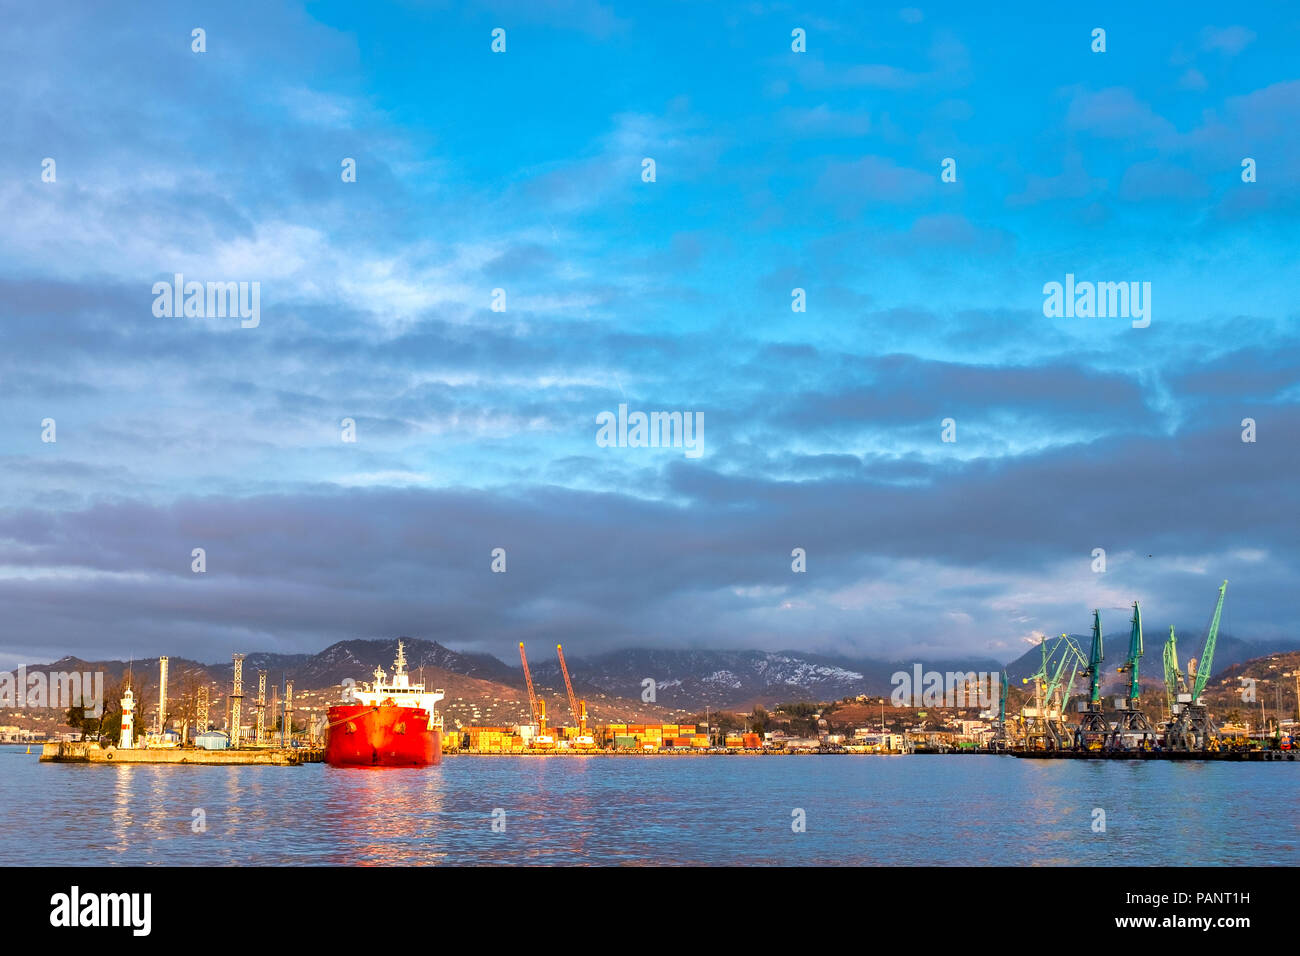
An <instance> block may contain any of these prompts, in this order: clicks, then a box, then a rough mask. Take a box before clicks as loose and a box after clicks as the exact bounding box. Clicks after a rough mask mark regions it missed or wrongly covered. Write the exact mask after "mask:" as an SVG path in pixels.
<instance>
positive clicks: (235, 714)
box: [230, 654, 244, 747]
mask: <svg viewBox="0 0 1300 956" xmlns="http://www.w3.org/2000/svg"><path fill="white" fill-rule="evenodd" d="M243 703H244V655H243V654H236V655H235V678H234V681H233V682H232V687H231V690H230V746H231V747H238V746H239V720H240V709H241V707H242V705H243Z"/></svg>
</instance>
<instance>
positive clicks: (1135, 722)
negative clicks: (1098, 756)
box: [1109, 601, 1156, 750]
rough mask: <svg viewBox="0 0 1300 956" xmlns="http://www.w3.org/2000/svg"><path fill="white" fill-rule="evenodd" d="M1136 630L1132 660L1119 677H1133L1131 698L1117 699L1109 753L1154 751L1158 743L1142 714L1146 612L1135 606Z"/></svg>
mask: <svg viewBox="0 0 1300 956" xmlns="http://www.w3.org/2000/svg"><path fill="white" fill-rule="evenodd" d="M1131 623H1132V628H1131V629H1130V631H1129V639H1128V657H1127V658H1126V659H1125V661H1124V665H1123V666H1122V667H1120V668H1118V671H1117V672H1118V673H1120V674H1128V675H1129V688H1128V696H1127V697H1118V698H1116V699H1115V708H1116V710H1117V711H1118V713H1117V714H1116V715H1115V717H1116V719H1115V729H1114V730H1113V731H1112V732H1111V735H1110V744H1109V749H1111V750H1132V749H1134V748H1137V747H1147V748H1149V747H1151V746H1152V745H1154V744H1155V742H1156V729H1155V728H1154V727H1152V726H1151V721H1149V720H1148V719H1147V715H1146V714H1144V713H1143V712H1142V710H1141V704H1142V693H1141V690H1140V689H1139V687H1138V670H1139V667H1140V665H1141V662H1142V608H1141V607H1140V606H1139V605H1138V602H1137V601H1134V602H1133V620H1132V622H1131Z"/></svg>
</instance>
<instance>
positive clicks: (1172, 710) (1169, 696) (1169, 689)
mask: <svg viewBox="0 0 1300 956" xmlns="http://www.w3.org/2000/svg"><path fill="white" fill-rule="evenodd" d="M1186 693H1187V682H1186V681H1185V680H1184V679H1183V672H1182V671H1181V670H1179V669H1178V639H1177V638H1176V637H1175V636H1174V626H1173V625H1172V624H1170V625H1169V640H1167V641H1165V704H1166V705H1167V706H1168V708H1169V720H1170V722H1171V723H1172V722H1173V720H1174V717H1175V716H1176V715H1177V714H1178V711H1179V710H1181V707H1180V706H1179V701H1178V695H1179V694H1186ZM1190 699H1191V698H1190V697H1189V698H1188V700H1190Z"/></svg>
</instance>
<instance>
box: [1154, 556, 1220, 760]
mask: <svg viewBox="0 0 1300 956" xmlns="http://www.w3.org/2000/svg"><path fill="white" fill-rule="evenodd" d="M1227 590H1228V582H1227V581H1224V582H1223V583H1222V584H1221V585H1219V600H1218V602H1217V603H1216V604H1215V605H1214V614H1213V615H1211V617H1210V625H1209V628H1208V629H1207V630H1206V633H1205V645H1204V647H1203V649H1202V650H1201V659H1200V661H1199V663H1198V662H1197V660H1196V658H1194V657H1193V658H1189V659H1188V661H1187V680H1188V681H1190V682H1191V690H1190V691H1188V690H1187V685H1186V683H1183V682H1182V675H1181V674H1179V682H1180V684H1181V692H1179V693H1176V694H1175V699H1174V704H1173V706H1174V707H1176V708H1177V712H1176V713H1175V714H1173V715H1172V717H1171V720H1170V723H1169V728H1168V732H1167V735H1166V739H1167V741H1168V744H1169V746H1170V747H1171V748H1173V749H1174V750H1211V749H1214V748H1215V747H1217V746H1218V741H1217V738H1218V733H1219V728H1218V727H1217V726H1216V725H1215V723H1214V720H1213V718H1211V717H1210V709H1209V707H1207V706H1206V705H1205V704H1204V703H1203V702H1202V700H1201V695H1202V694H1203V693H1204V692H1205V687H1206V685H1207V684H1209V682H1210V666H1211V665H1212V664H1213V663H1214V649H1215V646H1216V645H1217V644H1218V641H1219V622H1220V621H1221V620H1222V619H1223V598H1224V595H1225V594H1226V593H1227ZM1169 639H1170V643H1169V644H1167V645H1166V649H1167V650H1170V649H1171V648H1172V644H1173V628H1170V630H1169ZM1171 653H1172V657H1173V668H1174V670H1175V672H1177V670H1178V657H1177V653H1178V652H1177V649H1176V648H1172V651H1171ZM1165 674H1166V677H1165V686H1166V688H1168V686H1169V677H1168V674H1169V671H1168V664H1166V671H1165Z"/></svg>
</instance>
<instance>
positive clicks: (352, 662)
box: [28, 633, 1300, 722]
mask: <svg viewBox="0 0 1300 956" xmlns="http://www.w3.org/2000/svg"><path fill="white" fill-rule="evenodd" d="M1072 636H1073V638H1074V640H1075V641H1076V643H1078V644H1079V647H1080V649H1081V650H1082V651H1083V653H1084V654H1087V652H1088V648H1089V645H1090V642H1091V638H1090V636H1087V635H1072ZM402 640H403V641H405V644H406V657H407V661H408V666H409V669H410V671H411V672H412V673H413V674H415V675H417V677H418V676H420V675H421V673H422V679H423V680H424V681H425V683H427V684H429V685H432V686H438V687H443V688H444V689H445V690H446V692H447V703H446V705H445V706H446V707H447V708H448V709H449V710H455V709H456V708H455V705H456V703H457V701H459V702H460V703H462V704H465V705H466V707H465V710H466V714H465V716H466V717H467V718H477V719H483V718H484V717H485V716H486V715H485V713H484V711H483V707H481V706H480V705H479V704H477V703H474V702H476V701H477V702H483V703H484V704H485V705H486V703H487V702H492V703H495V704H499V705H501V706H500V707H495V708H493V710H497V711H500V713H499V714H494V715H492V719H501V720H502V721H503V722H504V720H506V719H508V718H510V717H511V716H512V715H516V714H517V715H518V716H517V717H515V718H514V719H519V718H521V717H522V716H523V715H525V714H526V713H527V705H526V693H525V691H524V680H523V671H522V669H521V668H519V667H516V666H511V665H510V664H507V663H505V662H503V661H501V660H500V659H498V658H496V657H494V656H492V655H491V654H481V653H480V654H467V653H462V652H459V651H454V650H451V649H450V648H447V647H444V646H443V645H441V644H439V643H437V642H436V641H428V640H423V639H421V638H413V637H406V638H402ZM1298 648H1300V645H1296V644H1295V643H1292V644H1291V645H1290V646H1286V647H1278V646H1272V645H1270V646H1264V645H1260V644H1256V643H1253V642H1249V641H1245V640H1241V639H1238V638H1234V637H1231V636H1228V635H1221V636H1220V637H1219V641H1218V647H1217V651H1216V654H1215V658H1214V671H1215V672H1216V673H1219V672H1221V671H1224V670H1226V669H1227V668H1229V667H1232V666H1234V665H1237V664H1241V663H1244V662H1246V661H1249V660H1252V659H1254V658H1258V657H1262V656H1264V655H1267V654H1270V653H1277V652H1282V651H1290V650H1296V649H1298ZM396 649H397V639H393V640H349V641H340V642H338V643H335V644H332V645H330V646H329V647H327V648H325V649H324V650H323V651H320V652H319V653H317V654H273V653H251V654H247V655H246V656H245V660H244V693H245V695H248V696H251V695H252V693H253V692H254V691H255V688H256V684H257V672H258V671H259V670H265V671H267V672H268V675H269V678H270V683H271V684H272V685H277V686H278V685H279V684H280V682H281V681H282V680H285V679H288V680H292V681H293V682H294V685H295V687H296V693H297V694H299V695H301V694H303V693H304V692H308V691H322V692H323V691H327V690H328V689H330V688H337V687H338V686H339V685H340V684H341V683H342V682H343V681H344V680H345V679H347V678H351V679H353V680H358V681H360V680H368V679H369V678H370V677H371V674H372V672H373V671H374V669H375V668H376V667H383V668H385V670H387V669H390V668H391V666H392V662H393V657H394V656H395V654H396ZM1127 649H1128V635H1127V634H1126V633H1125V634H1112V635H1110V636H1108V637H1106V638H1105V640H1104V665H1103V668H1104V674H1105V675H1106V676H1105V678H1104V686H1105V688H1106V690H1107V692H1109V691H1111V690H1112V689H1115V690H1117V689H1118V688H1119V686H1120V685H1121V684H1122V681H1123V679H1122V678H1121V677H1119V676H1118V675H1117V674H1116V668H1117V667H1118V666H1119V665H1120V664H1122V663H1123V660H1124V658H1125V656H1126V654H1127ZM1200 650H1201V648H1200V645H1199V642H1196V641H1187V642H1185V643H1184V644H1183V645H1182V646H1181V648H1180V652H1181V658H1182V663H1183V664H1184V665H1185V662H1186V658H1187V657H1188V656H1199V655H1200ZM535 654H536V652H535ZM1040 660H1041V657H1040V651H1039V649H1038V647H1037V646H1034V647H1030V648H1028V649H1026V651H1025V652H1024V654H1022V655H1021V656H1020V657H1018V658H1017V659H1016V660H1014V661H1011V662H1010V663H1008V664H1006V665H1005V669H1006V671H1007V675H1008V678H1009V680H1010V682H1011V683H1012V684H1013V685H1019V684H1020V683H1021V681H1022V679H1023V678H1026V677H1029V676H1030V675H1032V674H1033V673H1034V672H1035V671H1036V670H1037V669H1038V667H1039V664H1040ZM567 663H568V665H569V671H570V675H571V678H572V681H573V686H574V692H575V693H576V694H577V696H578V697H581V698H584V699H586V700H587V702H588V707H589V710H590V713H591V716H592V718H593V720H595V719H599V718H600V717H601V716H602V715H603V712H604V713H617V714H618V715H624V714H626V715H631V719H636V717H637V716H644V717H645V718H646V719H652V718H653V717H654V716H655V715H665V714H669V713H675V712H690V713H696V712H699V711H702V710H703V709H704V708H705V707H710V708H720V709H746V710H747V709H749V708H751V707H753V706H754V705H756V704H760V705H763V706H766V707H771V706H773V705H775V704H778V703H783V702H790V701H798V700H814V701H817V700H822V701H824V700H834V699H839V698H843V697H851V696H857V695H859V694H866V695H869V696H881V695H886V696H887V695H888V694H889V692H890V690H891V689H892V687H893V684H892V681H891V676H892V675H893V674H895V673H897V672H899V671H904V672H907V673H909V674H910V673H911V672H912V669H913V667H914V666H915V665H916V664H918V663H919V664H920V665H921V666H922V669H923V670H927V671H928V670H934V671H940V672H948V671H961V672H968V671H975V672H981V671H983V672H991V673H996V672H998V671H1000V670H1002V669H1003V665H1002V664H1001V663H999V662H998V661H997V660H995V659H993V658H991V657H988V658H963V659H931V660H920V661H918V660H906V661H903V660H898V661H887V660H882V659H876V658H855V657H847V656H836V655H824V654H809V653H803V652H799V651H775V652H774V651H758V650H738V651H720V650H719V651H713V650H673V649H648V648H635V649H631V650H626V651H609V652H606V653H603V654H598V655H593V656H590V657H575V656H569V657H568V660H567ZM1143 665H1144V666H1143V668H1142V671H1141V673H1142V675H1143V680H1142V683H1143V684H1144V685H1146V686H1152V685H1154V684H1159V683H1161V681H1162V675H1163V668H1162V665H1161V656H1160V648H1159V647H1158V646H1153V644H1152V642H1148V644H1147V647H1146V653H1145V656H1144V658H1143ZM128 667H131V668H133V672H134V674H135V675H136V678H137V679H138V680H140V681H142V682H144V683H145V684H152V683H156V680H157V674H158V659H157V658H150V659H144V660H137V661H134V662H132V663H130V664H128V663H127V662H124V661H83V660H79V659H75V658H63V659H62V660H59V661H55V662H53V663H50V664H32V665H28V671H29V672H30V671H35V670H49V671H61V670H74V669H76V670H83V671H85V670H96V671H97V670H102V671H104V673H105V680H106V682H107V683H108V684H112V683H113V682H114V681H116V680H118V679H120V678H121V676H122V675H123V674H124V673H125V672H126V670H127V668H128ZM169 669H170V670H169V673H170V680H171V686H172V688H174V689H178V688H180V687H181V682H182V681H183V680H185V679H186V675H191V676H193V677H196V678H200V679H204V680H207V681H208V682H210V683H211V684H213V685H215V686H216V687H217V689H218V690H219V691H222V692H225V691H228V689H229V687H230V682H231V679H232V675H233V670H234V668H233V665H232V664H231V663H230V662H228V661H225V662H219V663H215V664H205V663H202V662H198V661H192V660H187V659H184V658H176V657H173V658H171V660H170V665H169ZM530 669H531V672H532V675H533V680H534V684H535V685H536V687H537V690H538V693H539V694H540V695H542V696H544V697H546V698H548V700H549V703H548V707H549V708H551V710H550V711H549V712H550V713H552V714H553V715H554V714H566V713H567V703H566V700H565V690H564V681H563V677H562V675H561V674H560V669H559V664H558V661H557V660H556V659H555V658H554V656H553V655H547V656H546V657H545V658H542V657H541V656H540V655H537V656H536V657H535V658H534V660H533V661H531V662H530ZM647 681H653V682H654V683H653V695H651V694H650V693H649V690H650V689H651V685H649V684H647ZM467 702H468V703H467ZM555 708H559V710H556V709H555Z"/></svg>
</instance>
